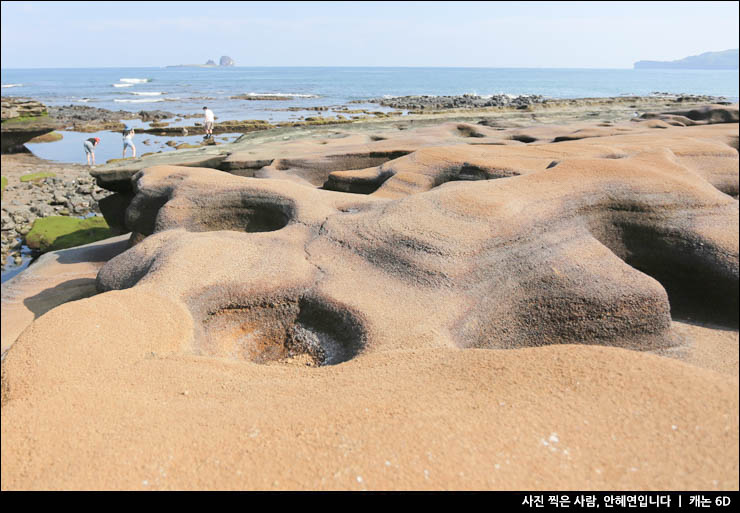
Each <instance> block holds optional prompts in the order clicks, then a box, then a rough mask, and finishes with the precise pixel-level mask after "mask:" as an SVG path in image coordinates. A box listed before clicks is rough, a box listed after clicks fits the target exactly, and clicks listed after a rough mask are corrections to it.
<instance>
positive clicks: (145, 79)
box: [118, 78, 152, 84]
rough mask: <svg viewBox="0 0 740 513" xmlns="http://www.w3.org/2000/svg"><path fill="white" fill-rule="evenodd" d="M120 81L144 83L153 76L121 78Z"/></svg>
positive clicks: (149, 80)
mask: <svg viewBox="0 0 740 513" xmlns="http://www.w3.org/2000/svg"><path fill="white" fill-rule="evenodd" d="M118 81H119V82H124V83H126V84H143V83H145V82H151V81H152V79H151V78H119V79H118Z"/></svg>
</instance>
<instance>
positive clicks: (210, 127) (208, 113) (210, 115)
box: [203, 107, 215, 139]
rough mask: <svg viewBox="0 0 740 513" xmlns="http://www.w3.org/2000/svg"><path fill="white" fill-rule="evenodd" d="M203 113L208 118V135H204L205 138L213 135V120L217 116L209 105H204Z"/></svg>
mask: <svg viewBox="0 0 740 513" xmlns="http://www.w3.org/2000/svg"><path fill="white" fill-rule="evenodd" d="M203 115H204V116H205V118H206V120H205V121H206V123H205V125H206V136H205V137H204V139H209V138H211V137H213V120H214V119H215V118H214V116H213V111H212V110H211V109H209V108H208V107H203Z"/></svg>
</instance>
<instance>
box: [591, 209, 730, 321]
mask: <svg viewBox="0 0 740 513" xmlns="http://www.w3.org/2000/svg"><path fill="white" fill-rule="evenodd" d="M589 229H590V231H591V233H592V235H593V236H594V237H595V238H596V239H598V240H599V242H601V243H602V244H604V245H605V246H607V247H608V248H609V249H610V250H611V251H612V252H614V253H615V254H616V255H617V256H618V257H619V258H621V259H622V260H623V261H624V262H625V263H627V264H628V265H630V266H631V267H634V268H635V269H637V270H638V271H641V272H643V273H645V274H647V275H649V276H651V277H653V278H654V279H656V280H657V281H658V282H660V284H661V285H662V286H663V287H664V288H665V290H666V293H667V294H668V299H669V302H670V306H671V316H672V317H674V318H690V319H696V320H700V321H704V322H712V323H720V324H723V325H727V326H732V327H734V328H737V327H738V268H737V264H736V262H735V263H733V261H732V260H731V259H728V258H727V257H728V255H725V254H724V252H723V251H722V250H721V249H719V248H717V247H714V245H713V244H711V243H709V242H708V241H705V240H700V239H698V238H696V239H690V238H687V236H686V233H687V232H686V231H681V230H678V229H670V228H667V227H665V226H660V225H658V224H656V223H653V222H651V220H650V219H645V218H644V216H643V217H642V218H641V217H639V216H636V215H634V214H630V213H626V212H615V213H612V214H600V215H598V216H594V217H592V218H591V219H590V220H589Z"/></svg>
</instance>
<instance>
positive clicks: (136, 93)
mask: <svg viewBox="0 0 740 513" xmlns="http://www.w3.org/2000/svg"><path fill="white" fill-rule="evenodd" d="M131 94H135V95H136V96H160V95H162V94H164V93H162V92H160V91H151V92H137V91H132V92H131Z"/></svg>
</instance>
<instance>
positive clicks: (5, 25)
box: [0, 1, 739, 69]
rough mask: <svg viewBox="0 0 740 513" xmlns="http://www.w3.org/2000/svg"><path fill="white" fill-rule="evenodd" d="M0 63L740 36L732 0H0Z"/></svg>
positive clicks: (434, 50) (267, 57) (333, 60)
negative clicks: (259, 0)
mask: <svg viewBox="0 0 740 513" xmlns="http://www.w3.org/2000/svg"><path fill="white" fill-rule="evenodd" d="M0 25H1V28H2V31H1V38H2V66H0V67H2V68H3V69H5V68H86V67H87V68H96V67H160V66H167V65H174V64H203V63H205V62H206V61H207V60H208V59H213V60H214V61H216V62H218V60H219V58H220V57H221V56H222V55H228V56H230V57H232V58H233V59H234V60H235V61H236V65H237V66H444V67H502V68H506V67H515V68H538V67H544V68H631V67H632V65H633V63H634V62H635V61H638V60H675V59H681V58H683V57H687V56H689V55H697V54H700V53H703V52H707V51H720V50H727V49H730V48H737V47H738V38H739V33H738V25H739V17H738V2H205V1H196V2H104V1H96V2H56V1H55V2H20V1H3V2H2V18H1V22H0Z"/></svg>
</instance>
